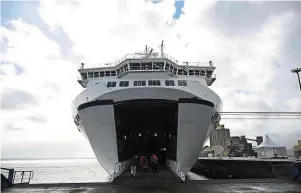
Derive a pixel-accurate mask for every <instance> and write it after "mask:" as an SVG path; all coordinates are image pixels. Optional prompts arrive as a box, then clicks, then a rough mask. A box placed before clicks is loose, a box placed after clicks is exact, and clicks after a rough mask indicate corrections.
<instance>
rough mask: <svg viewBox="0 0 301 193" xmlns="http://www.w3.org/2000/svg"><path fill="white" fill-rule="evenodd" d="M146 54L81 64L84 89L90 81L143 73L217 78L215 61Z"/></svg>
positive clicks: (146, 52) (210, 81) (208, 78)
mask: <svg viewBox="0 0 301 193" xmlns="http://www.w3.org/2000/svg"><path fill="white" fill-rule="evenodd" d="M147 50H148V49H147V47H146V51H145V53H135V54H127V55H126V56H124V57H123V58H121V59H120V60H118V61H116V62H113V63H105V64H97V65H93V66H92V67H88V68H86V67H85V64H84V63H82V64H81V67H80V69H79V70H78V71H79V72H80V75H81V78H80V79H79V80H78V82H79V83H80V85H81V86H82V87H84V88H86V87H87V83H88V82H89V81H90V80H95V79H98V80H101V79H106V80H107V79H117V78H120V79H122V78H124V77H126V76H127V75H133V74H137V73H140V74H141V73H144V74H147V75H150V74H153V73H156V74H160V73H161V74H165V75H167V76H169V77H172V78H202V79H205V80H206V83H207V85H208V86H211V85H212V84H213V82H214V81H215V80H216V76H215V74H213V73H214V70H215V66H214V64H213V62H212V61H208V62H183V61H178V60H176V59H174V58H173V57H171V56H169V55H167V54H164V53H163V52H162V53H161V54H159V53H152V49H151V51H147Z"/></svg>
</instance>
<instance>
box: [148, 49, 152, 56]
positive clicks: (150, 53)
mask: <svg viewBox="0 0 301 193" xmlns="http://www.w3.org/2000/svg"><path fill="white" fill-rule="evenodd" d="M152 52H153V48H152V49H151V51H150V52H149V56H150V55H152Z"/></svg>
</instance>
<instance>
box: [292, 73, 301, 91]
mask: <svg viewBox="0 0 301 193" xmlns="http://www.w3.org/2000/svg"><path fill="white" fill-rule="evenodd" d="M299 72H301V68H295V69H293V70H292V73H296V74H297V76H298V80H299V86H300V91H301V83H300V76H299Z"/></svg>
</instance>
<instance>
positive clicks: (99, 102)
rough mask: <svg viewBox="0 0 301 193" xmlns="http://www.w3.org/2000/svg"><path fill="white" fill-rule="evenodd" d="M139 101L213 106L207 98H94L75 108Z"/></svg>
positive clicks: (81, 108)
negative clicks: (173, 99) (117, 99)
mask: <svg viewBox="0 0 301 193" xmlns="http://www.w3.org/2000/svg"><path fill="white" fill-rule="evenodd" d="M140 102H147V103H157V102H162V103H178V104H179V103H194V104H200V105H206V106H209V107H214V104H213V103H212V102H210V101H207V100H202V99H198V98H196V97H195V98H180V99H179V100H178V101H172V100H166V99H131V100H126V101H120V102H114V101H113V100H96V101H91V102H86V103H83V104H81V105H79V106H78V108H77V110H78V111H80V110H83V109H86V108H89V107H94V106H101V105H118V104H124V103H140Z"/></svg>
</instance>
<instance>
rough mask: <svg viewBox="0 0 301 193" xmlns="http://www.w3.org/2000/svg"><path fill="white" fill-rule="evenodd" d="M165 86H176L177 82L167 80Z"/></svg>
mask: <svg viewBox="0 0 301 193" xmlns="http://www.w3.org/2000/svg"><path fill="white" fill-rule="evenodd" d="M165 85H166V86H175V81H173V80H165Z"/></svg>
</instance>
